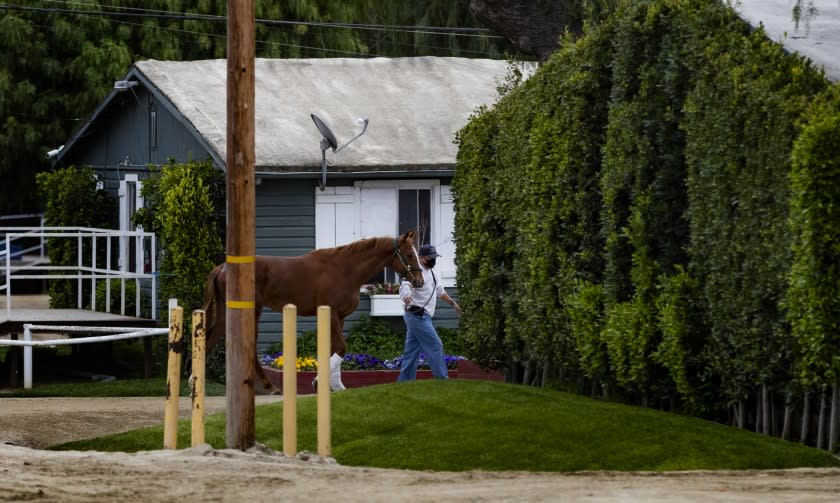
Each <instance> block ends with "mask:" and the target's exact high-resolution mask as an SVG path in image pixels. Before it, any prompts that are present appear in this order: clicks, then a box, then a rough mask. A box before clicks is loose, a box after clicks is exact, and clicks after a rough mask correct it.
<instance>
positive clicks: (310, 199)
mask: <svg viewBox="0 0 840 503" xmlns="http://www.w3.org/2000/svg"><path fill="white" fill-rule="evenodd" d="M508 66H509V65H508V63H506V62H505V61H496V60H483V59H465V58H438V57H418V58H396V59H389V58H372V59H278V60H272V59H257V60H256V62H255V76H256V94H255V106H256V184H257V187H256V227H257V228H256V246H257V253H258V254H264V255H301V254H304V253H306V252H309V251H311V250H313V249H316V248H322V247H331V246H337V245H341V244H344V243H348V242H351V241H355V240H358V239H362V238H365V237H374V236H381V235H396V234H397V233H399V232H401V231H403V230H405V229H406V228H411V227H415V226H418V225H420V226H421V227H422V228H423V229H424V230H425V232H426V239H425V241H426V242H431V243H432V244H435V245H436V246H437V248H438V250H439V252H440V253H441V254H442V255H443V257H442V258H441V259H439V260H438V270H439V271H440V272H441V273H442V276H443V280H444V285H445V286H446V287H448V289H449V291H450V292H452V291H453V290H452V289H453V287H454V286H455V263H454V257H455V247H454V244H453V242H452V231H453V221H454V210H453V202H452V195H451V193H450V182H451V179H452V175H453V173H454V170H455V163H456V154H457V146H456V145H455V144H454V138H455V133H456V132H457V131H458V130H459V129H460V128H462V127H463V126H464V125H466V123H467V121H468V119H469V117H470V115H471V114H472V113H473V112H474V111H475V110H476V109H477V108H478V107H480V106H482V105H487V106H490V105H492V104H493V103H495V101H496V100H497V98H498V92H497V86H498V85H499V84H500V83H501V81H502V80H503V79H504V77H505V75H506V73H507V71H508ZM226 75H227V62H226V61H225V60H206V61H153V60H149V61H140V62H137V63H135V65H134V66H133V67H132V68H131V69H130V70H129V72H128V74H127V75H126V76H125V77H124V79H123V80H121V81H118V82H116V83H115V86H114V89H113V90H112V91H111V92H110V94H109V95H108V96H107V98H106V99H105V100H104V101H103V102H102V103H101V104H100V105H99V106H98V107H97V109H96V110H95V112H94V113H93V115H92V117H91V118H90V119H89V120H88V121H87V122H86V123H85V125H84V126H83V127H82V128H81V129H79V130H78V131H77V132H76V133H75V134H74V135H73V136H72V137H71V138H70V139H69V140H68V141H67V143H66V144H65V145H64V146H63V148H62V149H61V150H60V152H58V155H57V156H56V158H55V162H56V163H57V164H59V165H65V166H69V165H78V166H82V165H89V166H91V167H93V168H94V169H95V171H96V172H97V173H98V175H99V176H100V178H101V180H102V181H103V183H104V187H105V189H106V190H109V191H111V192H112V193H114V194H115V195H117V194H118V195H119V200H120V220H119V221H120V228H121V229H129V228H130V218H131V215H132V213H133V212H134V211H135V210H136V209H137V208H139V207H142V205H143V201H142V198H141V196H140V190H139V189H140V187H141V184H142V182H143V179H144V177H145V176H146V173H147V166H148V165H149V164H165V163H166V162H167V160H168V159H170V158H174V159H176V160H178V161H187V160H189V159H194V160H202V159H207V158H210V159H212V161H213V162H214V163H215V164H216V165H218V166H219V167H220V168H221V169H224V168H225V159H226V141H227V133H226V103H227V100H226V92H227V91H226ZM310 114H315V115H316V116H318V117H319V118H320V119H322V120H323V121H325V122H326V123H327V124H328V125H329V126H330V127H331V129H332V131H333V132H334V133H335V135H336V136H337V137H338V144H339V145H342V144H344V143H345V142H347V140H349V139H351V138H352V137H353V136H355V135H357V134H359V132H360V131H361V128H360V126H359V124H358V123H357V118H359V117H366V118H368V119H369V126H368V128H367V130H366V132H365V134H364V135H363V136H362V137H361V138H359V139H358V140H357V141H355V142H353V143H352V144H350V145H349V146H348V147H347V148H345V149H342V150H340V151H339V152H338V153H335V154H334V153H332V152H331V150H329V149H328V150H327V161H328V168H327V180H326V185H325V187H323V188H322V187H320V186H319V185H320V184H321V181H322V173H321V160H322V151H321V147H320V141H321V138H322V135H321V133H320V132H319V130H318V129H317V128H316V126H315V123H314V122H313V119H312V118H311V116H310ZM378 280H380V281H394V280H395V277H394V273H393V271H383V272H382V274H381V275H380V277H379V278H378ZM369 309H370V307H369V301H368V299H367V297H366V296H362V304H360V306H359V308H358V309H357V312H356V314H355V316H356V318H357V317H358V316H359V315H360V314H367V313H368V312H369ZM356 318H351V319H349V323H348V324H347V326H345V330H346V329H347V328H348V327H349V326H350V324H351V323H352V321H353V320H354V319H356ZM435 318H436V323H437V324H439V325H442V326H450V327H451V326H456V325H457V317H456V316H455V314H454V312H453V311H452V310H451V309H450V308H449V306H448V305H446V304H445V303H442V304H441V305H440V308H439V311H438V313H436V316H435ZM300 326H301V329H302V330H309V329H311V328H312V327H313V326H314V324H313V320H301V322H300ZM280 333H281V327H280V316H279V314H278V313H272V312H266V313H264V314H263V317H262V319H261V322H260V334H261V336H260V344H261V345H265V344H268V343H269V341H277V340H279V334H280Z"/></svg>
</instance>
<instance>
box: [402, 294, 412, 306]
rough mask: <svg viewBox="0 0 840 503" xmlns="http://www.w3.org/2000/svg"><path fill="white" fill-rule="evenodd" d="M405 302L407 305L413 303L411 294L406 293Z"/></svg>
mask: <svg viewBox="0 0 840 503" xmlns="http://www.w3.org/2000/svg"><path fill="white" fill-rule="evenodd" d="M403 302H405V305H406V306H407V305H409V304H411V295H406V296H405V298H404V299H403Z"/></svg>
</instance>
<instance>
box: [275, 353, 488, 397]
mask: <svg viewBox="0 0 840 503" xmlns="http://www.w3.org/2000/svg"><path fill="white" fill-rule="evenodd" d="M262 363H263V371H264V372H265V375H266V377H268V379H269V380H270V381H271V383H272V384H274V385H275V386H276V387H277V388H278V389H280V390H281V391H282V390H283V370H282V354H279V353H275V354H273V355H265V356H263V358H262ZM401 364H402V357H397V358H394V359H393V360H379V359H378V358H374V357H371V356H369V355H357V354H349V353H348V354H347V355H346V356H345V357H344V361H343V362H342V371H341V380H342V382H343V383H344V386H346V387H347V388H361V387H364V386H372V385H375V384H387V383H394V382H397V377H399V375H400V370H399V369H400V366H401ZM446 364H447V367H448V368H449V378H450V379H483V380H492V381H503V380H504V374H503V373H501V372H500V371H485V370H482V369H481V368H479V367H478V365H476V364H474V363H472V362H471V361H469V360H466V359H464V358H462V357H460V356H447V357H446ZM278 365H279V366H280V367H281V368H276V367H277V366H278ZM296 367H297V369H298V371H297V393H298V394H299V395H308V394H312V393H314V392H315V389H314V388H313V386H312V381H313V379H315V377H316V376H317V375H318V372H317V370H316V369H317V363H315V362H314V359H313V358H311V357H305V358H298V361H297V365H296ZM423 367H425V368H423ZM432 378H433V375H432V371H431V370H429V369H428V364H426V362H425V360H424V359H423V358H422V355H421V358H420V362H419V365H418V370H417V379H432Z"/></svg>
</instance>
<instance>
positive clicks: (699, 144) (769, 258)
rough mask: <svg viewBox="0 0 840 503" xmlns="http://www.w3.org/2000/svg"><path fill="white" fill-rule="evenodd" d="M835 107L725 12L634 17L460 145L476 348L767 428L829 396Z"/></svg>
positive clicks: (703, 6)
mask: <svg viewBox="0 0 840 503" xmlns="http://www.w3.org/2000/svg"><path fill="white" fill-rule="evenodd" d="M837 96H838V92H837V86H836V85H834V86H832V85H830V84H829V83H828V82H827V81H826V79H825V77H824V75H823V74H822V72H821V71H818V70H816V69H814V68H813V67H812V66H811V64H810V62H808V61H807V60H805V59H804V58H802V57H799V56H796V55H791V54H789V53H787V52H786V51H784V50H783V48H782V47H781V46H780V45H779V44H777V43H775V42H771V41H770V40H768V39H767V37H766V36H765V34H764V32H763V31H762V30H761V29H758V30H755V29H752V28H751V27H749V26H748V25H747V24H746V23H745V22H743V21H742V20H740V19H739V18H738V17H737V16H736V15H735V13H734V12H733V11H732V10H731V9H730V8H729V7H728V6H726V5H723V4H721V3H719V2H716V1H712V0H703V1H697V2H684V1H679V0H646V1H640V2H625V3H622V4H621V6H620V7H619V8H618V9H617V11H616V12H615V14H614V15H613V16H612V17H610V18H609V19H607V20H606V21H604V22H603V23H600V24H598V25H593V26H589V27H588V28H587V29H585V30H584V34H583V35H582V37H580V38H579V39H576V40H575V39H571V38H569V40H566V41H564V43H563V44H562V45H561V48H560V49H559V50H558V51H556V52H555V53H554V54H553V55H552V57H551V58H550V59H549V60H548V61H547V62H546V63H545V64H544V65H542V66H541V67H540V69H539V70H538V71H537V72H536V74H535V75H533V76H532V77H531V78H529V79H528V80H527V81H525V82H524V83H523V84H522V85H521V86H519V87H517V88H514V89H513V90H512V91H510V92H509V93H508V94H507V95H506V96H505V97H504V98H503V99H502V100H501V101H500V102H499V103H498V104H497V105H496V106H495V107H494V108H490V109H483V110H481V111H480V112H479V113H478V114H477V116H476V117H475V118H474V119H473V120H472V121H470V123H469V124H468V125H467V126H466V127H465V128H464V129H463V130H462V131H461V132H460V134H459V136H458V141H459V145H460V151H459V157H458V169H457V171H456V175H455V178H454V180H453V193H454V194H455V205H456V230H455V238H456V241H457V245H458V257H457V260H458V286H459V289H460V291H461V296H462V298H463V299H465V300H466V302H465V304H464V306H465V314H464V316H463V318H462V325H461V327H462V336H463V337H464V340H465V341H466V343H467V344H468V345H469V346H470V347H471V348H472V349H473V350H475V351H476V352H477V353H478V354H492V355H493V357H494V358H495V359H496V360H498V361H503V362H507V363H508V364H509V365H510V369H511V370H512V371H513V370H515V368H516V365H517V364H518V363H521V362H528V363H529V364H530V365H534V366H536V367H537V371H538V372H542V373H543V374H544V375H546V376H548V379H543V382H550V381H551V380H552V378H554V379H561V380H562V379H567V380H568V379H570V378H575V376H578V378H583V379H585V380H589V381H590V382H592V383H593V384H596V385H597V384H600V386H601V387H602V389H603V390H604V391H605V392H606V391H607V389H608V388H610V387H612V386H615V389H616V391H617V392H618V394H617V395H616V396H620V397H623V398H624V399H627V400H633V401H639V402H641V403H643V404H644V403H647V404H655V403H667V404H670V405H673V406H676V407H679V408H682V409H683V410H686V411H691V412H694V413H698V414H704V415H706V416H708V417H713V418H725V417H729V418H731V417H732V415H731V414H732V411H733V409H732V406H733V405H738V412H737V413H738V414H741V415H743V416H744V417H745V418H746V422H747V423H749V424H752V425H758V423H759V422H760V421H764V419H762V414H759V413H758V412H756V413H755V414H752V413H750V414H745V411H746V410H747V409H746V408H745V407H747V406H751V407H753V408H752V409H751V410H754V411H755V410H758V409H759V408H760V407H770V406H771V405H768V403H769V402H768V401H766V400H764V401H762V400H761V399H760V393H761V392H762V390H770V393H771V394H775V395H776V396H778V395H781V396H783V397H784V400H778V402H777V403H782V402H783V401H784V402H785V403H787V404H791V403H793V402H792V401H791V400H790V399H789V397H790V396H791V394H792V393H794V392H796V390H797V389H802V388H801V386H802V385H805V386H807V387H812V386H815V385H833V384H834V382H835V381H834V380H835V379H836V377H837V375H838V369H840V367H838V361H840V360H838V358H837V354H838V344H837V333H838V330H837V327H838V321H837V319H836V318H837V313H838V312H840V305H836V304H837V302H836V301H835V300H836V299H837V298H840V296H838V292H837V285H838V281H840V280H838V277H837V276H836V273H837V269H838V264H840V260H838V257H840V246H838V245H837V242H838V238H837V236H838V234H837V232H836V230H837V229H836V228H837V225H836V222H837V221H840V218H838V215H835V214H834V213H833V212H836V211H838V210H837V209H836V207H838V206H840V203H838V202H837V201H836V200H835V199H836V194H835V192H836V187H837V186H838V185H840V184H838V183H837V182H838V181H840V180H837V176H838V174H837V172H836V171H837V170H836V167H837V166H836V164H837V163H836V159H838V158H840V157H839V156H840V144H838V142H837V138H838V136H837V132H838V131H837V129H836V128H837V127H838V122H837V119H838V113H840V112H838V110H840V107H838V103H840V101H838V98H837ZM795 369H796V370H798V373H797V372H796V371H795ZM511 375H513V376H515V375H516V373H515V372H512V373H511ZM573 382H574V381H573ZM578 385H580V381H578ZM764 417H770V414H769V413H768V414H764ZM768 420H769V419H768ZM766 427H767V425H765V429H766Z"/></svg>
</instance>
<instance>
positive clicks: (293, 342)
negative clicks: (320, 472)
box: [283, 304, 297, 456]
mask: <svg viewBox="0 0 840 503" xmlns="http://www.w3.org/2000/svg"><path fill="white" fill-rule="evenodd" d="M283 454H285V455H286V456H294V455H296V454H297V307H295V306H294V305H293V304H286V306H284V307H283Z"/></svg>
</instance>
